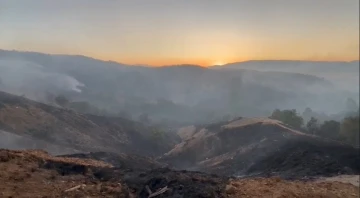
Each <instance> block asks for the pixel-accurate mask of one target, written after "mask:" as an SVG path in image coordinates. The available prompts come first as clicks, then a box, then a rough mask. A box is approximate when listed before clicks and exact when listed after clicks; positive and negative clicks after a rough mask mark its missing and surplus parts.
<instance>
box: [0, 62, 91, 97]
mask: <svg viewBox="0 0 360 198" xmlns="http://www.w3.org/2000/svg"><path fill="white" fill-rule="evenodd" d="M0 71H1V72H0V79H1V80H0V82H1V84H0V89H2V90H4V91H8V92H10V93H14V94H25V95H27V94H28V95H33V94H34V93H45V92H46V91H54V90H57V91H60V92H61V91H74V92H81V88H82V87H84V86H85V85H84V84H83V83H81V82H79V81H78V80H77V79H75V78H73V77H71V76H69V75H66V74H62V73H56V72H53V71H49V70H47V69H46V68H45V67H43V66H42V65H39V64H35V63H32V62H28V61H22V60H0Z"/></svg>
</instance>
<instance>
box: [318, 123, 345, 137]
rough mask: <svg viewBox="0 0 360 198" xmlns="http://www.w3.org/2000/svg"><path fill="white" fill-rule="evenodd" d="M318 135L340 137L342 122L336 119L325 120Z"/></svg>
mask: <svg viewBox="0 0 360 198" xmlns="http://www.w3.org/2000/svg"><path fill="white" fill-rule="evenodd" d="M317 135H319V136H322V137H326V138H330V139H339V135H340V122H338V121H335V120H328V121H325V122H324V123H323V124H322V125H320V128H319V130H318V132H317Z"/></svg>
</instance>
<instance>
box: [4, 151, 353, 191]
mask: <svg viewBox="0 0 360 198" xmlns="http://www.w3.org/2000/svg"><path fill="white" fill-rule="evenodd" d="M46 164H47V165H46ZM83 184H85V185H83ZM79 185H83V186H82V187H80V188H79V189H77V190H73V191H70V192H65V191H66V190H68V189H70V188H72V187H75V186H79ZM146 185H148V186H149V188H150V189H151V190H152V191H153V192H154V191H156V189H158V188H162V187H165V186H168V187H169V188H170V189H171V190H169V191H166V192H165V193H163V194H161V195H159V196H157V197H159V198H161V197H304V198H311V197H359V187H355V186H353V185H351V184H344V183H339V182H321V183H318V182H301V181H297V182H295V181H285V180H282V179H279V178H262V179H242V180H238V179H229V178H226V177H218V176H215V175H209V174H204V173H197V172H188V171H172V170H169V169H156V170H152V171H136V170H129V169H127V170H122V169H118V168H110V166H108V165H107V164H106V163H103V162H97V161H93V160H80V159H73V158H70V159H67V158H56V157H51V156H48V155H47V154H46V153H43V152H14V151H8V150H0V192H1V194H0V197H13V198H15V197H16V198H18V197H19V198H25V197H26V198H32V197H94V198H95V197H148V192H147V191H146V189H145V186H146Z"/></svg>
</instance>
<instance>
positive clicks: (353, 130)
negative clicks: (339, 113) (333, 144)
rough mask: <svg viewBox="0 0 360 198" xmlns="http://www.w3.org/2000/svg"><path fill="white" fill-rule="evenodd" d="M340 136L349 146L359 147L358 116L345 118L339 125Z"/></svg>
mask: <svg viewBox="0 0 360 198" xmlns="http://www.w3.org/2000/svg"><path fill="white" fill-rule="evenodd" d="M340 134H341V136H342V137H343V138H344V139H345V140H346V141H347V142H349V143H350V144H352V145H354V146H359V116H358V115H357V116H351V117H347V118H345V119H344V120H343V122H342V123H341V129H340Z"/></svg>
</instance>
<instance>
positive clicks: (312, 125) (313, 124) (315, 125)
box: [306, 117, 319, 135]
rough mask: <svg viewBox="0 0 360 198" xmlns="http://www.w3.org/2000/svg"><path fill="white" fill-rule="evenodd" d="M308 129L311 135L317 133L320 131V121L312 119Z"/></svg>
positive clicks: (307, 126) (307, 125)
mask: <svg viewBox="0 0 360 198" xmlns="http://www.w3.org/2000/svg"><path fill="white" fill-rule="evenodd" d="M306 129H307V131H308V132H309V133H310V134H313V135H314V134H315V133H317V131H318V129H319V125H318V120H317V119H316V118H314V117H311V118H310V120H309V122H308V123H307V124H306Z"/></svg>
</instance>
